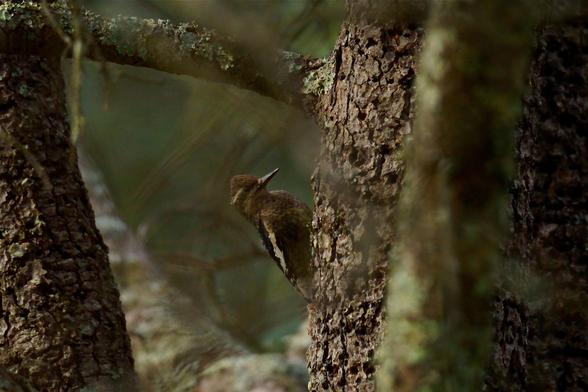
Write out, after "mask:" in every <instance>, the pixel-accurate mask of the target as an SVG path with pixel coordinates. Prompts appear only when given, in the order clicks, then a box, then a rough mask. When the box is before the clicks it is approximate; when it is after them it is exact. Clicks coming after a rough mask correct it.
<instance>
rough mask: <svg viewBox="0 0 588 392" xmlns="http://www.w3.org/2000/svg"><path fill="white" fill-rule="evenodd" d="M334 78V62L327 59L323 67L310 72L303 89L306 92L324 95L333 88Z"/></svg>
mask: <svg viewBox="0 0 588 392" xmlns="http://www.w3.org/2000/svg"><path fill="white" fill-rule="evenodd" d="M334 80H335V67H334V64H333V63H332V62H330V61H326V62H325V64H324V65H323V66H322V67H320V68H319V69H317V70H315V71H312V72H309V73H308V75H307V76H306V77H305V78H304V86H303V89H302V91H303V93H304V94H313V95H322V94H324V93H326V92H327V91H329V90H330V89H331V87H332V86H333V81H334Z"/></svg>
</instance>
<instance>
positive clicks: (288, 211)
mask: <svg viewBox="0 0 588 392" xmlns="http://www.w3.org/2000/svg"><path fill="white" fill-rule="evenodd" d="M278 170H279V169H275V170H274V171H272V172H271V173H268V174H266V175H265V176H263V177H260V178H257V177H255V176H252V175H249V174H239V175H236V176H233V177H232V178H231V204H232V205H233V206H235V208H237V210H238V211H239V212H240V213H241V215H243V216H244V217H245V218H246V219H247V220H248V221H249V222H251V223H252V224H253V225H254V226H255V227H256V228H257V231H259V234H260V235H261V239H262V241H263V245H264V246H265V248H266V249H267V251H268V253H269V255H270V256H271V258H272V259H274V261H275V262H276V264H277V265H278V267H279V268H280V269H281V270H282V272H283V273H284V275H286V278H288V280H289V281H290V283H291V284H292V285H293V286H294V287H295V288H296V289H297V290H298V291H299V292H300V294H302V296H303V297H304V298H305V299H306V301H308V302H311V300H312V295H313V289H312V269H311V264H310V263H311V256H310V223H311V219H312V213H311V211H310V208H308V206H307V205H306V204H304V203H303V202H301V201H300V200H298V199H297V198H296V197H295V196H294V195H292V194H291V193H289V192H286V191H268V190H267V189H266V186H267V184H268V183H269V182H270V180H271V179H272V178H273V177H274V176H275V175H276V173H277V172H278Z"/></svg>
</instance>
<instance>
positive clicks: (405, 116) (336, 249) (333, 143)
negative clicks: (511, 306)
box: [307, 10, 421, 391]
mask: <svg viewBox="0 0 588 392" xmlns="http://www.w3.org/2000/svg"><path fill="white" fill-rule="evenodd" d="M350 14H351V15H352V14H353V10H350ZM420 35H421V33H420V30H419V29H417V28H409V27H405V28H402V27H385V26H381V25H378V24H370V23H368V22H365V21H363V20H356V21H352V20H349V21H347V22H346V23H344V24H343V26H342V30H341V33H340V35H339V39H338V41H337V44H336V48H335V51H334V52H333V54H332V56H331V59H330V61H331V62H332V63H333V64H334V75H333V82H332V85H331V88H330V90H329V91H327V92H326V94H324V95H323V96H322V97H320V101H319V103H318V107H317V112H318V113H319V115H318V121H319V123H320V124H321V125H322V127H323V135H322V150H321V155H320V158H319V162H320V163H319V166H318V168H317V170H316V171H315V173H314V175H313V179H312V183H313V192H314V219H313V227H314V234H313V238H312V246H313V251H314V254H315V260H314V263H315V268H316V273H315V285H316V286H317V297H316V299H315V303H314V304H313V305H311V306H310V307H309V310H310V328H309V330H310V331H309V332H310V335H311V338H312V343H311V347H310V349H309V351H308V354H307V358H308V361H309V364H308V366H309V371H310V377H311V379H310V383H309V390H310V391H347V390H353V391H372V390H374V376H375V374H374V373H375V365H374V353H375V350H376V348H377V345H378V343H379V341H380V339H381V336H380V335H381V332H382V327H383V325H382V322H383V321H382V306H383V298H384V288H385V283H386V279H385V276H386V269H387V263H388V257H389V250H390V247H391V245H392V242H393V238H394V231H393V229H392V225H391V224H390V222H391V221H392V213H393V210H394V206H395V203H396V200H397V197H398V192H399V182H400V179H401V178H402V173H403V164H402V163H401V157H400V152H399V151H400V147H401V145H402V141H403V139H404V138H405V137H406V135H407V134H408V133H410V130H411V128H410V119H411V117H412V108H413V98H412V86H413V81H414V75H415V70H414V67H415V56H416V54H417V52H418V50H419V47H420Z"/></svg>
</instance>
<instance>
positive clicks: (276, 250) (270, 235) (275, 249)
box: [257, 219, 290, 276]
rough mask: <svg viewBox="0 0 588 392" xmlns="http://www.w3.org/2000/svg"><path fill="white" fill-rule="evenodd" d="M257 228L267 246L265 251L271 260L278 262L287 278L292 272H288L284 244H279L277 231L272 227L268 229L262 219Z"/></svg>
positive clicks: (264, 244)
mask: <svg viewBox="0 0 588 392" xmlns="http://www.w3.org/2000/svg"><path fill="white" fill-rule="evenodd" d="M257 228H258V230H259V234H260V235H261V240H262V241H263V246H265V249H266V250H267V252H268V253H269V255H270V256H271V258H272V259H274V260H275V261H276V263H277V264H278V267H280V269H281V270H282V272H283V273H284V274H286V276H287V275H288V274H289V273H290V271H288V267H287V264H286V255H285V254H284V250H285V247H284V246H283V244H280V243H279V242H278V239H277V238H276V233H275V230H274V229H273V228H272V227H268V226H267V223H265V222H264V221H263V220H262V219H260V220H259V222H258V224H257Z"/></svg>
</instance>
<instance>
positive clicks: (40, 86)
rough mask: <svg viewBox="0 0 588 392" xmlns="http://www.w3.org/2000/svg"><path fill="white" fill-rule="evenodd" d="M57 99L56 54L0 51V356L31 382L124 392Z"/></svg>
mask: <svg viewBox="0 0 588 392" xmlns="http://www.w3.org/2000/svg"><path fill="white" fill-rule="evenodd" d="M33 44H34V43H33ZM30 47H31V45H29V48H30ZM64 100H65V97H64V83H63V78H62V74H61V69H60V66H59V62H58V60H57V59H51V58H47V57H40V56H36V55H31V54H6V53H3V54H0V127H1V129H0V132H1V133H0V136H1V140H2V148H1V150H0V249H1V253H0V269H1V274H0V293H1V294H0V295H1V310H0V316H1V317H0V348H1V349H0V364H1V365H2V366H4V367H5V368H7V369H9V370H11V371H13V372H14V373H17V374H19V375H21V376H23V377H25V378H27V379H29V380H31V381H32V382H33V384H34V385H35V387H37V388H38V389H40V390H52V391H65V390H68V391H72V390H80V389H83V388H90V389H93V390H108V391H112V390H120V389H123V388H124V390H129V391H130V390H133V388H134V387H133V386H134V373H133V368H132V362H133V361H132V357H131V350H130V344H129V338H128V336H127V334H126V329H125V320H124V316H123V313H122V310H121V306H120V301H119V298H118V290H117V288H116V284H115V282H114V280H113V278H112V274H111V272H110V267H109V265H108V255H107V249H106V246H105V245H104V243H103V242H102V238H101V237H100V234H99V232H98V230H97V229H96V226H95V223H94V214H93V212H92V209H91V207H90V204H89V201H88V197H87V194H86V190H85V188H84V185H83V183H82V180H81V178H80V173H79V170H78V168H77V164H76V163H75V153H74V151H73V150H72V146H71V143H70V132H69V125H68V122H67V112H66V108H65V102H64Z"/></svg>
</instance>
